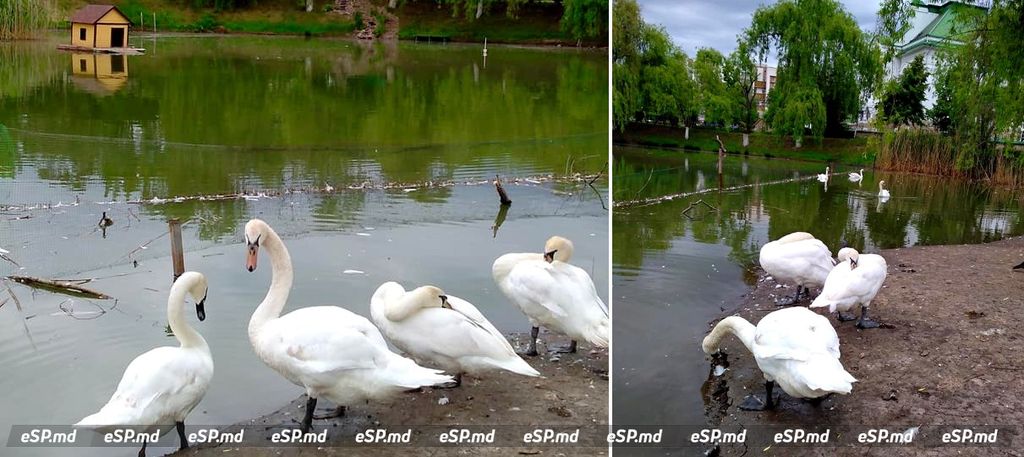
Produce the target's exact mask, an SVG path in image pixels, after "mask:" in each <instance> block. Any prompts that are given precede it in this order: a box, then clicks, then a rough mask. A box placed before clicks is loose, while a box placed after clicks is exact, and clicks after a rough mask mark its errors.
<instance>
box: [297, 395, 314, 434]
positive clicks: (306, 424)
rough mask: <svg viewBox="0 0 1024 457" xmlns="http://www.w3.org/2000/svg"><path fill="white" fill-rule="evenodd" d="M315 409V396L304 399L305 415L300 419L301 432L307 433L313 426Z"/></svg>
mask: <svg viewBox="0 0 1024 457" xmlns="http://www.w3.org/2000/svg"><path fill="white" fill-rule="evenodd" d="M315 411H316V398H313V397H309V398H308V399H306V416H305V417H304V418H303V419H302V425H301V426H300V430H302V433H309V430H310V429H312V428H313V412H315Z"/></svg>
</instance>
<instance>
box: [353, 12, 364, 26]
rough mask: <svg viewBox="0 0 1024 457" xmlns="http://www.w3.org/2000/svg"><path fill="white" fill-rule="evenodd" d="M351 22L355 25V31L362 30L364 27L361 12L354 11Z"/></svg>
mask: <svg viewBox="0 0 1024 457" xmlns="http://www.w3.org/2000/svg"><path fill="white" fill-rule="evenodd" d="M352 22H353V23H354V24H355V28H356V30H362V29H363V27H365V26H366V25H365V24H363V12H362V11H356V14H354V15H352Z"/></svg>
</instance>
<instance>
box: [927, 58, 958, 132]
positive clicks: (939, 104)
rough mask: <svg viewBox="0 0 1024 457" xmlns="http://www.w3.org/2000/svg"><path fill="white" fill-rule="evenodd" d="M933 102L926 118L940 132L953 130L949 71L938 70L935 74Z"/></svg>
mask: <svg viewBox="0 0 1024 457" xmlns="http://www.w3.org/2000/svg"><path fill="white" fill-rule="evenodd" d="M934 80H935V104H934V105H932V108H931V109H930V110H928V119H929V120H930V121H931V123H932V127H935V128H936V129H938V130H939V131H940V132H942V133H947V134H948V133H951V132H952V130H953V94H952V90H951V86H950V81H949V72H946V71H939V72H938V73H937V74H936V75H935V78H934Z"/></svg>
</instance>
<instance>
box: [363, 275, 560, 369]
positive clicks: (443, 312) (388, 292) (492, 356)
mask: <svg viewBox="0 0 1024 457" xmlns="http://www.w3.org/2000/svg"><path fill="white" fill-rule="evenodd" d="M370 316H371V318H372V319H373V323H374V324H375V325H376V326H377V328H379V329H380V330H381V333H383V334H384V338H385V339H387V340H388V342H390V343H391V344H393V345H394V346H395V347H396V348H398V349H399V350H401V351H402V352H404V353H406V354H407V355H408V356H409V357H412V358H413V360H416V361H418V362H420V363H423V364H425V365H427V366H434V367H437V368H442V369H444V370H445V371H446V372H448V373H451V374H454V375H455V386H456V387H458V386H459V385H461V384H462V374H463V373H468V374H479V373H485V372H489V371H496V370H506V371H511V372H513V373H518V374H521V375H524V376H540V373H538V372H537V370H534V369H533V367H531V366H530V365H529V364H528V363H526V361H524V360H523V359H522V358H520V357H519V355H517V354H516V351H515V349H512V345H511V344H509V342H508V340H506V339H505V336H504V335H502V334H501V332H499V331H498V329H497V328H495V327H494V325H493V324H491V322H490V321H488V320H487V318H486V317H484V315H483V314H481V313H480V311H479V310H477V309H476V307H475V306H473V304H472V303H470V302H468V301H465V300H463V299H461V298H459V297H456V296H454V295H447V294H445V293H444V291H442V290H441V289H439V288H437V287H434V286H423V287H418V288H416V289H413V290H410V291H406V290H405V288H404V287H402V285H401V284H398V283H397V282H386V283H384V284H382V285H381V286H380V287H379V288H377V291H376V292H374V294H373V298H371V299H370Z"/></svg>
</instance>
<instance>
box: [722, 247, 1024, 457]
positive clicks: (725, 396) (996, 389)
mask: <svg viewBox="0 0 1024 457" xmlns="http://www.w3.org/2000/svg"><path fill="white" fill-rule="evenodd" d="M880 254H881V255H882V256H883V257H885V259H886V261H887V262H888V264H889V273H888V277H887V279H886V282H885V285H884V286H883V289H882V291H881V292H879V294H878V296H877V297H876V298H875V301H874V302H873V304H872V307H871V309H872V317H873V318H875V319H876V320H877V321H879V322H880V323H882V324H884V327H886V328H880V329H872V330H860V329H857V328H856V327H855V325H854V324H855V323H854V322H843V323H840V322H838V321H836V319H835V317H832V316H830V317H829V320H830V322H832V324H833V326H834V327H835V328H836V332H837V333H838V334H839V340H840V350H841V352H842V357H841V361H842V363H843V365H844V366H845V367H846V369H847V371H849V372H850V373H851V374H852V375H853V376H854V377H856V378H857V379H858V382H857V383H856V384H854V388H853V392H851V393H850V394H849V395H845V396H843V395H833V396H831V397H828V398H826V399H825V400H824V401H823V402H822V403H821V404H820V405H819V406H814V405H811V404H810V403H807V402H804V401H801V400H798V399H794V398H792V397H789V396H788V395H785V394H783V395H782V397H781V404H780V406H779V407H778V408H777V409H776V410H775V411H770V412H750V411H741V410H739V408H738V405H739V404H740V403H741V402H742V401H743V398H744V397H746V396H747V395H748V394H749V393H751V392H753V393H755V394H760V395H763V394H764V387H763V378H762V375H761V372H760V370H758V369H757V366H756V364H755V362H754V360H753V358H752V357H751V356H750V353H749V352H748V351H747V350H746V348H744V347H743V345H742V343H740V342H739V340H737V339H736V338H734V337H729V338H726V339H725V340H723V345H722V350H723V351H724V352H726V353H727V354H728V361H729V367H728V370H726V371H725V373H724V374H722V376H718V377H715V376H714V375H713V373H709V378H708V382H707V383H705V386H704V387H705V388H704V389H703V391H704V392H705V405H706V411H705V415H706V418H707V420H708V425H709V426H713V427H723V428H725V427H744V426H757V425H783V424H787V425H805V426H814V425H821V424H828V425H845V426H862V425H866V426H879V427H891V428H894V429H901V430H902V429H904V428H911V427H916V426H929V425H941V426H972V425H973V426H988V425H990V426H1011V427H1019V426H1020V424H1021V423H1024V397H1021V395H1020V393H1021V392H1022V391H1024V353H1022V349H1024V348H1022V343H1024V328H1022V326H1021V325H1020V323H1019V319H1020V315H1021V310H1022V309H1024V294H1021V291H1022V290H1024V272H1020V271H1014V270H1011V267H1013V266H1014V265H1017V264H1019V263H1020V262H1021V261H1022V260H1024V237H1015V238H1009V239H1006V240H1003V241H997V242H993V243H988V244H983V245H949V246H924V247H911V248H902V249H890V250H885V251H882V252H881V253H880ZM758 273H759V275H758V278H759V279H758V282H757V284H756V286H755V287H754V289H753V290H751V291H750V292H748V293H747V294H745V295H744V296H743V297H742V298H741V299H740V303H741V305H740V307H739V308H738V309H736V310H734V311H733V312H730V313H727V314H723V316H722V317H725V316H728V315H740V316H742V317H744V318H746V319H748V320H750V321H751V322H753V323H756V322H758V321H759V320H760V319H761V318H762V317H763V316H764V315H765V314H767V313H769V312H771V311H774V310H776V309H779V308H778V307H777V306H776V305H775V299H776V298H777V297H782V296H786V295H792V292H793V289H792V287H778V286H777V284H776V283H775V281H774V280H772V279H771V278H769V277H767V276H766V275H765V274H764V272H762V271H758ZM818 292H820V291H818V290H812V294H814V295H816V294H817V293H818ZM807 304H809V300H806V299H805V300H804V301H802V302H801V305H804V306H806V305H807ZM818 311H819V312H822V311H821V310H818ZM858 312H859V311H858ZM716 322H717V321H716ZM716 322H712V323H710V324H709V329H710V325H713V324H714V323H716ZM709 371H710V370H709ZM776 391H778V389H776ZM922 441H923V439H922ZM1004 443H1007V445H1006V446H1001V447H995V448H993V447H966V446H960V447H921V446H915V447H909V448H894V447H880V448H879V447H876V448H864V447H860V448H853V447H816V448H794V447H784V448H777V447H775V448H771V449H768V450H766V451H764V452H763V454H776V455H798V456H812V455H813V456H817V455H836V456H855V455H886V456H890V455H907V456H910V455H968V456H974V455H977V456H988V455H1013V456H1020V455H1024V451H1022V448H1024V439H1022V438H1021V436H1020V430H1017V435H1016V436H1012V434H1011V438H1010V439H1008V440H1006V441H1004ZM752 445H753V444H752ZM755 447H757V448H758V449H761V448H762V447H763V446H759V447H758V446H756V445H755ZM751 449H753V448H749V449H748V448H745V447H744V446H736V445H732V446H729V445H723V446H722V447H721V455H742V454H744V453H747V452H749V451H750V450H751Z"/></svg>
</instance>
